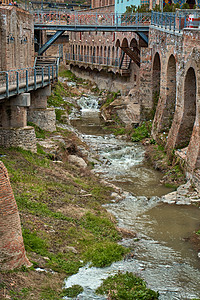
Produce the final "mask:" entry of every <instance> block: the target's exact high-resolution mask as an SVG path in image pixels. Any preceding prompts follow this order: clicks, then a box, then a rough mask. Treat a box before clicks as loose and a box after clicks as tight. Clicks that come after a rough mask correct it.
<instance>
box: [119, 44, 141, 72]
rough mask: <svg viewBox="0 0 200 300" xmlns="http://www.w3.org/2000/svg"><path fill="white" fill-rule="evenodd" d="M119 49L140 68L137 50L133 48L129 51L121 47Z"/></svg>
mask: <svg viewBox="0 0 200 300" xmlns="http://www.w3.org/2000/svg"><path fill="white" fill-rule="evenodd" d="M121 49H122V50H123V51H124V52H125V53H126V54H127V55H128V56H129V57H130V58H131V59H132V60H133V61H134V62H135V63H136V65H138V67H140V56H139V53H140V52H139V49H137V48H133V50H131V49H130V48H128V47H121Z"/></svg>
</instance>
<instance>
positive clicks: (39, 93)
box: [28, 85, 56, 132]
mask: <svg viewBox="0 0 200 300" xmlns="http://www.w3.org/2000/svg"><path fill="white" fill-rule="evenodd" d="M50 95H51V86H50V85H48V86H46V87H44V88H42V89H38V90H35V91H32V92H31V104H30V106H29V108H28V121H29V122H32V123H34V124H36V125H37V126H38V127H40V128H41V129H43V130H47V131H51V132H52V131H55V130H56V114H55V109H54V108H47V97H48V96H50Z"/></svg>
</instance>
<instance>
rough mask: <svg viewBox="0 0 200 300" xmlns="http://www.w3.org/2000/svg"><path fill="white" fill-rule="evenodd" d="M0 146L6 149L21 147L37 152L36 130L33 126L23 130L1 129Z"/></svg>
mask: <svg viewBox="0 0 200 300" xmlns="http://www.w3.org/2000/svg"><path fill="white" fill-rule="evenodd" d="M0 145H1V146H2V147H5V148H9V147H21V148H23V149H25V150H30V151H32V152H37V147H36V136H35V130H34V128H33V127H31V126H27V127H23V128H0Z"/></svg>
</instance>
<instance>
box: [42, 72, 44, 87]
mask: <svg viewBox="0 0 200 300" xmlns="http://www.w3.org/2000/svg"><path fill="white" fill-rule="evenodd" d="M43 86H44V68H43V67H42V87H43Z"/></svg>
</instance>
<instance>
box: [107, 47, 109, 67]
mask: <svg viewBox="0 0 200 300" xmlns="http://www.w3.org/2000/svg"><path fill="white" fill-rule="evenodd" d="M107 65H110V46H109V47H108V59H107Z"/></svg>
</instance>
